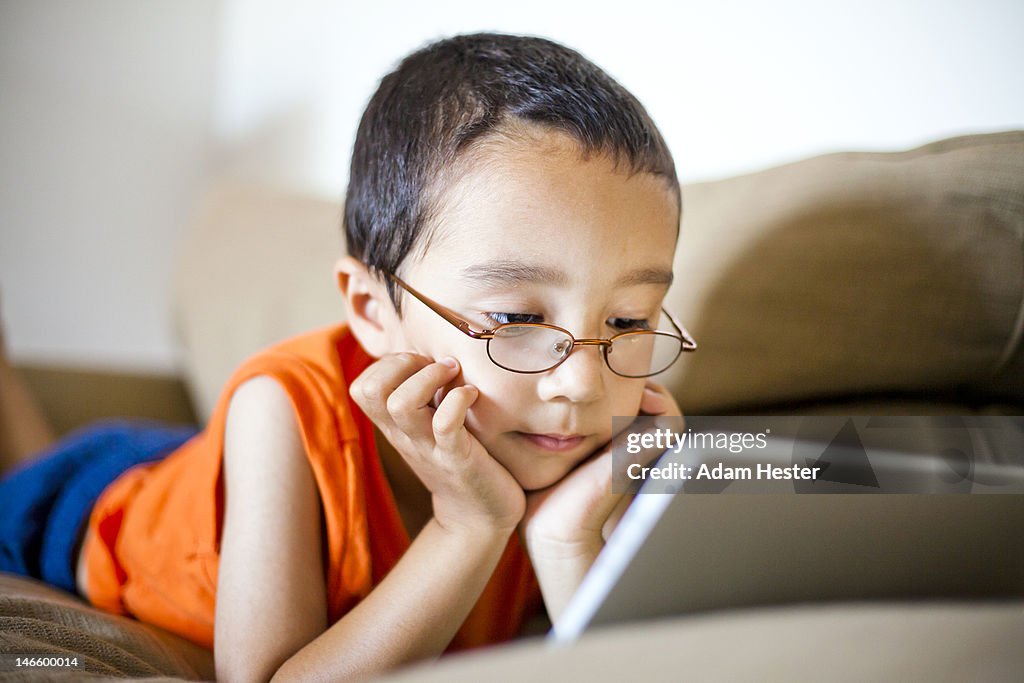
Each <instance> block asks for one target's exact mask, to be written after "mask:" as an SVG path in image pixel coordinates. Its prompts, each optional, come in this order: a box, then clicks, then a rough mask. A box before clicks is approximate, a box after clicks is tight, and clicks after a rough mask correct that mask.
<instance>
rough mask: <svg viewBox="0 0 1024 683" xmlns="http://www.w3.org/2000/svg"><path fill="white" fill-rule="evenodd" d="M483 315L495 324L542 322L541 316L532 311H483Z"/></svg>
mask: <svg viewBox="0 0 1024 683" xmlns="http://www.w3.org/2000/svg"><path fill="white" fill-rule="evenodd" d="M483 316H484V317H485V318H487V319H488V320H490V321H491V322H492V323H494V324H495V325H509V324H514V323H539V322H544V320H543V318H541V316H539V315H533V314H532V313H484V314H483Z"/></svg>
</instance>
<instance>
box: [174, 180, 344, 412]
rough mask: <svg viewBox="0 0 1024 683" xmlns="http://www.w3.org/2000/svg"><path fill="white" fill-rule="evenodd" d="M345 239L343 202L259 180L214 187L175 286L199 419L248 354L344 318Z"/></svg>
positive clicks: (196, 223) (186, 249)
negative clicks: (340, 266) (340, 262)
mask: <svg viewBox="0 0 1024 683" xmlns="http://www.w3.org/2000/svg"><path fill="white" fill-rule="evenodd" d="M343 243H344V240H343V238H342V233H341V205H340V204H339V203H338V202H332V201H325V200H321V199H317V198H315V197H307V196H300V195H294V194H289V193H287V192H282V191H280V190H271V189H266V188H259V187H248V186H237V185H218V186H216V187H214V188H213V189H211V190H210V192H209V193H208V194H207V196H206V197H205V199H204V201H203V203H202V205H201V206H200V209H199V212H198V215H197V216H196V219H195V221H194V222H193V224H192V225H191V226H190V228H189V230H188V232H187V233H186V236H185V240H184V243H183V244H182V254H181V259H180V261H179V267H178V270H177V274H176V277H175V293H174V307H175V311H174V312H175V324H176V326H177V332H178V335H179V338H180V340H181V342H182V344H183V345H184V349H185V354H184V365H185V367H184V371H185V378H186V380H187V383H188V386H189V390H190V391H191V393H192V398H193V401H194V402H195V406H196V414H197V415H198V416H199V418H200V419H201V420H204V421H205V420H206V419H207V418H208V417H209V416H210V413H211V412H212V411H213V407H214V404H215V403H216V401H217V397H218V396H219V395H220V390H221V388H222V387H223V385H224V383H225V382H226V381H227V379H228V377H229V376H230V375H231V373H232V371H234V369H235V368H236V367H237V366H238V364H239V363H241V362H242V361H243V360H245V358H246V357H248V356H249V355H250V354H251V353H253V352H255V351H258V350H260V349H261V348H263V347H265V346H268V345H270V344H272V343H274V342H276V341H279V340H281V339H285V338H287V337H289V336H291V335H294V334H299V333H300V332H304V331H307V330H312V329H314V328H316V327H319V326H322V325H328V324H331V323H332V322H335V321H339V320H342V319H343V318H344V308H343V302H342V299H341V295H340V293H339V292H338V290H337V286H336V284H335V281H334V277H333V274H332V273H333V270H332V269H333V265H334V262H335V261H336V260H337V259H338V257H339V256H340V255H341V253H342V245H343Z"/></svg>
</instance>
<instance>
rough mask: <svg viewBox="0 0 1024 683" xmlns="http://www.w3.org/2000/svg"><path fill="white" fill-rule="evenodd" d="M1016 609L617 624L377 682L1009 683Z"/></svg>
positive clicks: (752, 615)
mask: <svg viewBox="0 0 1024 683" xmlns="http://www.w3.org/2000/svg"><path fill="white" fill-rule="evenodd" d="M1022 639H1024V603H1021V602H1014V603H1009V602H1008V603H1005V604H1001V603H953V602H950V603H944V602H919V603H891V604H885V603H849V604H842V605H841V604H824V605H807V606H794V607H785V608H774V609H762V610H733V611H727V612H720V613H714V614H709V615H695V616H690V617H679V618H675V619H669V620H664V621H655V622H646V623H644V624H642V625H641V624H628V625H625V626H617V627H614V628H608V629H605V630H595V631H594V632H592V633H589V634H586V635H584V637H583V638H582V640H580V641H579V642H578V643H577V644H575V645H573V646H572V647H564V648H551V647H545V645H544V643H543V642H540V641H534V642H523V643H520V644H516V645H512V646H510V647H505V648H500V649H495V650H491V651H489V652H488V651H482V652H474V653H466V654H463V655H455V656H452V657H450V658H442V659H441V660H440V661H439V662H438V663H437V664H433V665H420V666H416V667H412V668H410V669H408V670H406V671H404V672H399V673H397V674H395V675H393V676H389V677H386V678H384V679H381V680H382V681H389V682H393V683H442V682H443V683H462V682H463V681H465V682H467V683H468V682H469V681H473V682H474V683H475V682H476V681H488V683H499V682H505V681H508V682H510V683H519V682H521V681H586V682H587V683H606V682H607V683H612V682H615V683H618V682H619V681H787V682H788V681H829V682H838V681H851V682H853V681H856V682H858V683H860V682H862V681H921V682H924V681H927V682H929V683H934V682H938V681H1013V680H1020V673H1021V671H1024V649H1022V648H1021V647H1020V643H1021V642H1022Z"/></svg>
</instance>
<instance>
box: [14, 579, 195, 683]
mask: <svg viewBox="0 0 1024 683" xmlns="http://www.w3.org/2000/svg"><path fill="white" fill-rule="evenodd" d="M0 653H3V654H44V655H55V656H65V655H77V656H78V657H79V659H80V660H82V663H83V668H82V669H77V670H51V671H50V672H49V673H47V672H42V671H33V672H24V673H22V672H3V673H0V679H3V680H5V681H6V680H12V681H19V680H23V681H40V680H79V679H84V678H88V679H89V680H95V679H100V680H106V679H108V678H109V679H111V680H114V679H117V678H121V677H125V676H132V677H145V678H151V679H155V680H164V679H168V680H179V679H190V680H210V679H212V678H213V677H214V672H213V655H212V653H210V652H209V651H207V650H205V649H203V648H201V647H199V646H197V645H195V644H193V643H190V642H188V641H186V640H184V639H182V638H179V637H178V636H176V635H174V634H171V633H168V632H166V631H163V630H161V629H159V628H156V627H154V626H149V625H143V624H141V623H140V622H138V621H135V620H133V619H127V618H124V617H119V616H114V615H111V614H107V613H105V612H101V611H100V610H97V609H95V608H93V607H90V606H89V605H87V604H86V603H84V602H83V601H81V600H79V599H77V598H75V597H74V596H72V595H70V594H68V593H65V592H64V591H61V590H58V589H56V588H53V587H51V586H47V585H46V584H43V583H41V582H39V581H36V580H34V579H28V578H25V577H21V576H15V575H13V574H7V573H3V572H0Z"/></svg>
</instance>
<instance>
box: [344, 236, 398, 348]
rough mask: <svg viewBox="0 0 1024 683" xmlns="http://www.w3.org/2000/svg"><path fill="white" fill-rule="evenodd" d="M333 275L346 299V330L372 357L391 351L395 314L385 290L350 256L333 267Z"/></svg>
mask: <svg viewBox="0 0 1024 683" xmlns="http://www.w3.org/2000/svg"><path fill="white" fill-rule="evenodd" d="M334 276H335V277H336V278H337V281H338V289H340V290H341V296H342V298H344V300H345V311H346V314H347V318H346V319H347V320H348V325H349V328H351V330H352V334H354V335H355V336H356V339H357V340H359V344H360V345H361V346H362V347H363V348H364V349H365V350H366V352H367V353H369V354H370V355H371V356H373V357H375V358H380V357H381V356H383V355H384V354H386V353H389V352H390V351H391V331H392V328H393V326H394V324H395V323H396V322H397V321H396V320H394V318H395V313H394V308H393V306H392V305H391V298H390V297H389V296H388V292H387V288H386V287H384V285H383V284H382V283H381V281H380V280H379V279H377V278H376V277H374V276H373V275H372V274H371V273H370V271H369V269H368V268H367V267H366V266H365V265H364V264H363V263H361V262H360V261H358V260H356V259H354V258H352V257H351V256H343V257H341V258H340V259H338V261H337V262H336V263H335V264H334Z"/></svg>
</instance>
